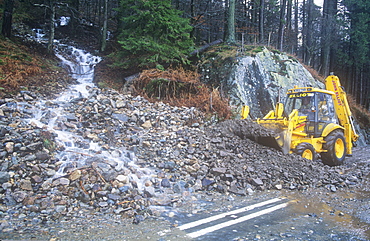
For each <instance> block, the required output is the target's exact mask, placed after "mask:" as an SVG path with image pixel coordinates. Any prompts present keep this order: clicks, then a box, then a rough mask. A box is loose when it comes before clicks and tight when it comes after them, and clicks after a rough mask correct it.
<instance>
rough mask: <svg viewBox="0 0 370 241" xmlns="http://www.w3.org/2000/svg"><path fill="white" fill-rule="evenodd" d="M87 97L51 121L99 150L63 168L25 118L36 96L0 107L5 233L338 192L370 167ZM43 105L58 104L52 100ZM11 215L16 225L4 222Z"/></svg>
mask: <svg viewBox="0 0 370 241" xmlns="http://www.w3.org/2000/svg"><path fill="white" fill-rule="evenodd" d="M89 92H90V96H89V97H88V98H87V99H85V98H78V99H74V100H72V101H71V102H70V103H69V104H68V105H66V106H64V107H63V108H65V111H66V112H67V113H68V115H67V116H64V117H59V118H58V119H57V120H56V123H55V124H56V126H57V130H59V131H69V132H71V133H75V134H76V135H79V136H82V137H83V138H84V139H82V140H81V139H79V140H78V141H76V143H75V145H76V146H78V147H79V148H85V147H86V149H88V147H89V143H90V142H91V141H93V142H94V143H97V144H99V146H100V147H101V148H100V149H99V150H96V151H93V150H90V152H88V153H78V152H75V153H73V152H71V153H70V156H69V159H70V160H73V161H72V162H70V163H68V165H67V164H66V163H65V160H64V156H61V155H60V152H61V151H63V149H64V147H61V146H58V145H56V143H55V136H56V134H55V133H53V131H52V130H48V129H47V128H46V127H38V126H36V125H34V124H33V123H29V122H26V121H25V119H26V118H31V117H32V115H33V114H34V112H33V111H31V109H32V108H33V107H34V106H36V105H37V102H38V98H39V97H38V96H37V93H28V92H27V93H20V94H19V95H18V96H14V97H12V98H7V99H3V100H1V101H0V104H1V105H0V116H1V120H0V136H1V146H0V157H1V159H0V168H1V170H0V185H1V187H0V217H1V218H2V219H3V220H5V221H3V222H1V223H0V230H2V231H3V232H12V231H14V230H17V229H22V228H24V227H26V226H37V225H39V224H40V223H45V222H46V223H47V222H49V221H52V220H57V219H58V218H59V217H64V218H66V217H67V218H68V217H70V218H73V217H84V216H86V215H90V213H91V212H99V213H110V214H111V213H114V214H116V215H122V216H124V217H135V220H136V222H140V220H142V218H144V217H145V215H147V214H149V213H152V214H153V212H154V211H153V210H151V209H150V207H152V206H176V205H177V206H178V205H184V203H186V202H191V201H194V200H195V199H196V198H195V195H196V194H197V193H199V192H207V193H212V192H218V193H224V194H225V195H230V194H233V195H252V194H253V193H254V192H257V191H263V190H271V189H275V190H276V189H277V190H280V189H287V190H304V189H308V188H322V189H323V190H325V191H332V192H335V191H337V189H338V188H350V187H352V186H356V185H357V184H359V183H361V181H362V179H363V178H365V177H366V175H367V173H368V171H369V170H370V164H369V163H368V162H367V163H363V165H362V166H361V168H358V166H357V165H356V163H345V165H343V166H340V167H329V166H325V165H323V164H322V163H321V162H312V161H308V160H306V159H303V158H301V157H299V156H296V155H294V154H290V155H284V154H283V153H282V152H280V151H278V150H275V149H272V148H269V147H265V146H262V145H260V144H258V143H256V142H254V141H252V140H250V139H248V138H246V137H250V136H260V135H269V132H266V130H264V129H263V128H260V127H259V126H256V124H255V123H253V122H250V121H246V120H227V121H224V122H220V123H213V122H211V121H205V120H204V118H203V116H202V113H200V112H198V111H197V110H196V109H194V108H186V107H171V106H168V105H166V104H163V103H160V102H159V103H150V102H148V101H147V100H145V99H144V98H142V97H140V96H138V97H133V96H131V95H123V94H120V93H118V92H116V91H112V90H109V89H97V88H93V89H90V90H89ZM45 104H46V105H48V106H58V105H59V104H58V102H57V101H53V100H49V101H47V102H46V103H45ZM59 107H60V108H62V106H59ZM45 109H46V107H45ZM49 112H50V111H45V114H44V116H43V119H42V121H43V122H45V123H48V122H49V121H50V119H51V118H53V114H52V113H49ZM45 126H46V124H45ZM252 139H253V138H252ZM108 156H110V157H114V158H116V159H117V158H118V159H121V160H123V161H122V162H117V161H113V160H110V159H109V158H108ZM82 158H83V160H84V161H83V163H82V162H80V159H82ZM61 167H63V168H61ZM61 171H63V173H62V174H59V175H56V174H57V173H59V172H61ZM148 210H149V211H148ZM14 218H15V219H17V220H18V222H13V221H6V220H13V219H14ZM17 225H18V226H17Z"/></svg>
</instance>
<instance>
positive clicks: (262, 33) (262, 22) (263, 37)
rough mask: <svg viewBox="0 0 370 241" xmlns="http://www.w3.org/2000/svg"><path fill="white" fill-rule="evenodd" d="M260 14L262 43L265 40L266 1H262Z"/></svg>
mask: <svg viewBox="0 0 370 241" xmlns="http://www.w3.org/2000/svg"><path fill="white" fill-rule="evenodd" d="M259 10H260V14H259V21H258V22H259V35H260V36H259V38H260V43H263V42H264V41H265V36H264V35H265V33H264V24H265V1H260V9H259Z"/></svg>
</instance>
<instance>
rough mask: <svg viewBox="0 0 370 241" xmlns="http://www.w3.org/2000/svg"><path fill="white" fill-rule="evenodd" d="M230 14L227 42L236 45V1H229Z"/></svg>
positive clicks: (228, 17)
mask: <svg viewBox="0 0 370 241" xmlns="http://www.w3.org/2000/svg"><path fill="white" fill-rule="evenodd" d="M228 13H229V14H228V16H227V32H226V37H225V42H226V43H228V44H235V0H230V1H229V11H228Z"/></svg>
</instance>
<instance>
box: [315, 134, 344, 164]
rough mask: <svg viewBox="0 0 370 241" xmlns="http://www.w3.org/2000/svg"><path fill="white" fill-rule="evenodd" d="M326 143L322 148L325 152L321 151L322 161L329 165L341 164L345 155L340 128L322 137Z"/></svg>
mask: <svg viewBox="0 0 370 241" xmlns="http://www.w3.org/2000/svg"><path fill="white" fill-rule="evenodd" d="M324 140H325V141H326V143H324V144H323V149H324V150H327V152H323V153H321V159H322V162H323V163H324V164H326V165H329V166H339V165H341V164H343V162H344V159H345V157H346V153H347V148H346V141H345V139H344V134H343V131H342V130H335V131H333V132H332V133H330V134H329V135H328V136H327V137H325V138H324Z"/></svg>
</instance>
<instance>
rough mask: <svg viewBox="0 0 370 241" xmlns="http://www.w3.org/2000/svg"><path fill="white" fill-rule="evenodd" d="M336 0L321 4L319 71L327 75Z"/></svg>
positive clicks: (332, 42)
mask: <svg viewBox="0 0 370 241" xmlns="http://www.w3.org/2000/svg"><path fill="white" fill-rule="evenodd" d="M336 11H337V0H325V1H324V6H323V20H322V31H321V33H322V35H321V42H322V45H321V64H322V69H321V73H322V74H323V75H324V76H328V75H329V72H330V59H331V52H332V48H333V45H334V44H335V43H334V38H333V34H334V33H335V31H334V29H335V28H334V22H335V15H336Z"/></svg>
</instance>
